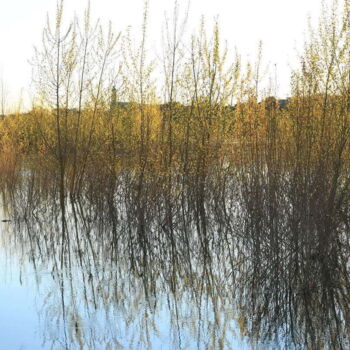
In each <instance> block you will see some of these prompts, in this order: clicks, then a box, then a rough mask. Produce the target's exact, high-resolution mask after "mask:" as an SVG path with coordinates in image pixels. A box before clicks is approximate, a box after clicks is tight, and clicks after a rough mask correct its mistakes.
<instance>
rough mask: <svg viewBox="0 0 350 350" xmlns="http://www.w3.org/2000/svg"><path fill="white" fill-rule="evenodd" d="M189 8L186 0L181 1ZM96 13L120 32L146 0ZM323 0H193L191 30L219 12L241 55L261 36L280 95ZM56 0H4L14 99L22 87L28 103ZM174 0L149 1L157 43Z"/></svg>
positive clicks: (108, 0)
mask: <svg viewBox="0 0 350 350" xmlns="http://www.w3.org/2000/svg"><path fill="white" fill-rule="evenodd" d="M178 2H179V4H180V7H181V6H182V8H183V9H185V7H186V3H187V0H178ZM86 3H87V2H86V1H85V0H66V1H65V7H66V10H65V15H66V17H71V16H72V15H73V14H74V12H76V13H77V14H81V13H82V12H83V9H84V8H85V6H86ZM91 5H92V12H93V16H94V17H95V18H96V17H99V18H101V19H102V20H104V21H108V20H111V21H112V23H113V26H114V29H115V30H116V31H123V30H124V29H125V28H126V27H127V26H128V25H131V26H132V27H134V28H137V27H138V26H139V25H140V23H141V18H142V7H143V0H126V1H125V0H124V1H121V0H91ZM320 6H321V1H320V0H293V1H291V0H264V1H263V0H215V1H212V0H210V1H209V0H191V6H190V14H189V20H188V30H187V32H188V34H190V33H191V32H192V31H193V30H194V29H195V28H197V27H198V24H199V20H200V16H201V15H204V16H205V18H206V19H207V20H208V23H210V22H211V21H212V19H213V18H214V17H215V16H218V17H219V22H220V26H221V29H222V38H224V39H227V41H228V45H229V47H231V48H233V47H235V46H236V47H237V49H238V51H239V52H240V53H241V54H242V55H243V56H247V55H250V56H254V52H255V51H256V48H257V45H258V42H259V40H262V41H263V44H264V57H265V61H269V62H271V64H272V65H273V64H275V63H276V64H277V71H278V80H279V85H280V88H279V92H278V93H279V95H280V96H282V97H283V96H285V95H286V94H287V93H288V88H289V72H290V71H289V68H288V64H292V65H293V64H295V62H296V51H295V48H296V47H297V48H301V47H302V42H303V33H304V32H305V31H306V28H307V17H308V16H309V15H311V16H312V17H313V18H317V17H318V13H319V10H320ZM55 7H56V0H0V48H1V49H0V75H1V71H2V72H3V76H4V80H5V81H6V83H7V86H8V89H9V90H10V91H11V103H14V102H13V101H14V100H15V98H16V97H17V96H18V94H19V91H20V90H21V88H23V89H24V97H25V100H26V101H27V102H26V103H28V101H29V98H28V92H29V85H30V81H31V66H30V64H29V63H28V60H29V59H30V58H31V57H32V55H33V46H34V45H40V38H41V32H42V29H43V27H44V25H45V22H46V14H47V13H49V14H51V15H53V14H54V12H55ZM172 7H173V0H150V16H149V39H150V44H151V45H153V46H154V47H156V46H157V45H158V43H159V42H160V40H161V26H162V23H163V22H164V21H163V19H164V12H165V11H167V12H168V13H169V14H170V13H171V11H172Z"/></svg>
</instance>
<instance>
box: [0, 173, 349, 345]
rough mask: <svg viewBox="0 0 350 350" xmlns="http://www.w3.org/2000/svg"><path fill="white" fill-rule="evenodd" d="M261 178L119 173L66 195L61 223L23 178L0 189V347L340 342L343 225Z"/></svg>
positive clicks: (52, 203)
mask: <svg viewBox="0 0 350 350" xmlns="http://www.w3.org/2000/svg"><path fill="white" fill-rule="evenodd" d="M286 181H290V180H286ZM100 186H104V185H100ZM274 186H275V187H274V188H271V187H270V185H269V184H267V185H264V184H263V185H261V186H259V187H257V188H254V191H253V188H252V187H246V188H244V187H243V186H242V184H240V185H239V186H238V185H237V183H236V182H235V181H231V182H226V183H225V184H224V185H223V184H222V183H219V182H215V181H213V182H211V181H208V182H207V187H206V191H205V192H204V193H200V192H198V188H196V185H195V184H193V183H190V184H188V185H187V187H186V190H184V189H183V190H182V191H181V192H177V191H176V188H175V186H174V188H172V191H173V192H172V195H171V196H169V195H166V193H164V192H163V191H162V190H157V189H156V186H155V187H153V188H152V184H151V183H149V184H147V185H146V187H145V191H144V192H143V194H142V196H140V194H139V193H138V190H137V188H136V187H135V186H133V184H132V183H130V182H127V181H126V179H125V177H122V178H121V179H120V182H119V183H117V184H116V185H115V187H114V190H113V191H110V189H106V190H105V191H104V190H102V189H101V187H99V188H98V189H96V188H94V189H92V188H88V189H87V190H86V192H84V193H82V194H81V195H80V196H79V197H77V198H73V197H71V196H69V194H68V195H67V208H66V213H65V216H64V218H65V221H64V224H62V222H63V221H62V211H61V208H60V205H59V201H58V196H57V190H56V189H55V188H56V187H50V186H49V187H45V188H43V187H42V185H41V184H40V183H39V182H38V183H36V180H35V179H34V178H33V179H30V175H29V176H27V177H26V178H25V180H23V182H22V183H21V184H20V185H17V186H16V187H15V188H12V189H11V191H7V190H6V191H4V193H3V200H2V213H1V217H2V218H9V217H10V218H11V219H12V221H11V222H8V223H1V226H0V230H1V231H0V235H1V236H0V240H1V248H0V259H1V261H0V266H1V267H0V282H1V284H0V286H1V287H0V303H1V313H0V323H1V327H0V348H1V349H9V350H12V349H101V350H102V349H243V350H244V349H247V350H248V349H254V350H268V349H276V350H277V349H281V350H282V349H303V350H304V349H305V350H306V349H348V348H349V337H348V334H350V333H349V331H350V330H349V327H350V323H349V322H348V321H349V317H350V305H349V295H350V294H349V291H350V283H349V250H348V249H349V239H348V231H347V226H346V223H347V219H345V218H344V217H340V216H337V217H325V216H316V215H315V216H313V215H312V213H313V212H314V211H317V210H318V211H320V210H321V209H322V207H320V206H319V204H316V203H315V202H312V201H309V202H308V203H306V202H305V201H303V199H305V198H307V196H308V194H307V193H306V194H305V193H303V192H300V193H295V191H292V192H290V193H289V192H288V187H287V186H286V184H285V183H284V184H281V186H280V187H279V186H277V187H276V185H274ZM290 188H292V187H290ZM305 196H306V197H305ZM316 205H317V206H318V207H317V208H316V207H315V206H316ZM62 225H64V226H62Z"/></svg>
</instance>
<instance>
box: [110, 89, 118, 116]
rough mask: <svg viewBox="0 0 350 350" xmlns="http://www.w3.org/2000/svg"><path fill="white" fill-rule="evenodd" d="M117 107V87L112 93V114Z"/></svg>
mask: <svg viewBox="0 0 350 350" xmlns="http://www.w3.org/2000/svg"><path fill="white" fill-rule="evenodd" d="M116 106H117V89H116V88H115V86H113V87H112V93H111V106H110V108H111V112H113V111H115V108H116Z"/></svg>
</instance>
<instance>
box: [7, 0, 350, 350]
mask: <svg viewBox="0 0 350 350" xmlns="http://www.w3.org/2000/svg"><path fill="white" fill-rule="evenodd" d="M343 2H344V4H343V6H342V7H341V6H340V4H339V7H336V6H335V4H336V3H337V1H335V2H334V3H333V5H334V7H333V8H331V9H327V7H325V8H324V10H323V12H322V16H321V19H320V24H319V26H318V27H317V28H316V29H314V30H313V29H310V33H309V35H308V36H307V38H306V39H305V45H304V49H303V51H302V52H301V53H300V56H299V61H298V62H299V63H298V66H297V67H296V68H295V69H294V70H293V71H292V72H291V84H290V85H291V91H290V97H288V98H284V99H281V98H279V97H278V93H277V91H278V82H277V73H276V71H275V72H274V73H271V72H269V71H268V70H266V69H265V68H266V67H264V64H263V63H262V62H263V60H262V45H259V46H258V53H257V56H256V59H255V60H252V61H251V62H246V61H245V60H243V59H242V57H241V56H240V55H239V54H237V53H234V54H231V55H230V54H228V50H227V48H226V47H225V43H224V41H223V40H222V39H221V37H220V26H219V24H218V22H217V21H215V23H214V26H213V28H212V29H210V30H208V29H207V25H206V24H205V21H204V19H203V20H202V21H201V24H200V26H199V29H198V31H197V32H196V33H195V34H194V35H192V36H191V37H190V38H188V40H187V39H185V38H183V33H186V32H185V30H184V28H185V24H186V20H187V15H188V14H186V13H185V14H184V15H182V14H181V12H180V11H179V6H178V2H177V1H175V2H174V13H173V18H172V20H167V22H166V26H165V29H164V31H163V34H164V35H165V37H166V38H167V40H166V41H165V43H164V46H163V51H162V55H157V54H154V55H153V56H152V55H151V54H152V51H151V50H150V48H149V46H148V44H147V40H146V39H147V35H146V34H147V19H148V7H147V4H148V2H147V1H145V3H144V5H145V6H144V13H143V16H140V17H141V18H142V19H143V24H142V26H141V33H140V34H141V35H136V36H135V38H136V39H135V38H133V37H132V35H131V31H130V30H127V31H126V32H125V33H121V32H120V33H119V32H116V33H114V31H113V29H112V25H110V26H109V27H107V28H104V27H103V26H102V25H101V24H100V22H98V21H97V22H94V20H93V19H92V18H93V13H91V11H90V8H89V6H88V8H87V10H86V11H85V12H84V13H83V16H82V18H80V19H78V18H77V17H73V18H72V19H71V21H69V20H67V18H66V17H64V11H63V1H57V11H56V15H55V16H53V19H51V20H50V18H51V17H50V16H49V20H48V21H47V25H46V27H45V28H44V30H43V35H42V43H41V45H38V46H37V47H36V49H35V52H34V58H33V60H32V61H31V64H32V70H33V83H32V86H33V92H32V95H33V101H32V105H31V108H28V110H26V111H23V110H22V111H21V110H20V109H18V110H17V111H14V112H13V113H12V112H11V113H10V112H7V113H5V110H6V109H5V107H4V106H5V102H6V99H5V97H4V96H5V95H4V94H2V96H0V97H1V98H0V105H1V101H2V107H3V108H2V113H1V116H0V311H1V312H0V349H4V350H19V349H22V350H25V349H28V350H75V349H76V350H119V349H126V350H132V349H137V350H147V349H150V350H162V349H163V350H191V349H196V350H211V349H213V350H216V349H218V350H224V349H234V350H349V349H350V1H348V0H344V1H343ZM230 60H231V62H229V61H230ZM275 66H276V65H275ZM275 68H276V67H275ZM263 72H267V73H263ZM275 73H276V74H275ZM264 74H265V76H264ZM2 87H3V85H2ZM2 91H4V89H2ZM0 95H1V90H0ZM0 107H1V106H0Z"/></svg>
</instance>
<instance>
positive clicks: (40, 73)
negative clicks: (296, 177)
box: [0, 1, 350, 194]
mask: <svg viewBox="0 0 350 350" xmlns="http://www.w3.org/2000/svg"><path fill="white" fill-rule="evenodd" d="M175 5H176V6H175V7H174V13H173V19H172V20H171V21H168V23H166V26H165V27H166V35H165V36H166V40H165V44H164V47H163V55H162V58H161V59H158V60H157V61H154V60H153V61H152V57H149V54H148V51H147V40H146V39H147V15H148V12H147V11H148V10H147V2H146V3H145V11H144V14H143V25H142V33H141V34H142V35H141V40H140V41H139V42H137V41H135V40H132V38H131V36H130V34H129V33H126V34H121V33H118V34H115V33H114V32H113V31H112V29H111V27H109V28H108V29H107V31H105V29H104V28H102V27H101V26H100V25H99V23H98V22H96V23H93V22H92V20H91V14H90V10H89V8H88V9H87V10H86V11H85V14H84V18H83V21H80V22H79V21H78V20H77V19H76V18H74V19H73V20H72V21H71V22H70V23H68V24H67V25H65V24H64V23H66V22H65V21H63V2H62V1H58V4H57V13H56V17H55V21H54V23H53V24H52V23H50V22H49V23H48V25H47V27H46V28H45V29H44V31H43V41H42V45H41V47H40V48H38V49H36V50H35V55H34V59H33V67H34V76H33V81H34V85H35V87H36V95H35V96H36V97H35V100H34V105H33V108H32V110H31V111H29V112H28V113H26V114H21V115H14V116H7V117H4V118H2V119H1V125H0V145H1V150H2V152H1V158H2V159H1V168H2V174H3V175H2V180H3V181H7V180H8V181H10V182H11V181H14V179H15V178H16V176H17V175H16V174H18V171H19V170H20V169H23V167H24V168H30V169H36V170H37V171H39V170H40V169H42V170H45V171H46V170H48V169H51V170H53V171H54V172H56V171H58V173H59V177H60V181H61V185H62V186H63V187H62V189H63V193H64V194H65V193H66V190H67V189H69V191H71V192H79V191H80V189H81V188H82V186H83V184H84V181H85V180H86V179H89V178H90V179H91V178H92V177H93V175H92V174H94V173H96V171H98V172H99V173H101V174H104V175H105V176H106V177H110V178H113V177H115V176H116V174H117V173H119V172H120V171H123V170H125V169H132V170H135V171H136V172H137V174H138V175H139V178H140V186H141V187H142V181H143V179H144V177H145V176H148V175H150V174H152V175H160V176H159V178H163V179H164V181H165V182H166V181H168V182H171V179H172V177H173V176H178V175H179V174H182V175H185V176H187V175H191V176H192V175H194V176H197V178H199V177H201V178H205V177H206V175H207V174H208V173H210V171H211V170H212V169H214V168H216V167H218V168H220V169H223V168H229V167H237V168H239V169H243V168H246V170H247V171H250V170H251V169H252V168H253V167H254V168H255V169H259V170H263V171H264V172H265V171H267V172H270V171H283V172H284V173H291V172H293V171H295V170H296V171H297V172H298V174H303V175H300V176H314V177H317V176H320V177H321V178H323V177H324V176H325V174H323V172H325V171H327V176H330V177H331V178H332V181H333V182H334V183H338V181H340V179H341V177H342V176H343V175H342V174H343V171H344V169H345V168H346V167H347V166H348V161H349V159H348V158H349V157H348V154H349V152H348V147H349V144H348V138H349V110H350V68H349V61H350V56H349V55H350V54H349V53H350V24H349V16H350V10H349V3H348V1H344V3H343V7H342V10H341V11H340V10H338V8H337V7H336V6H337V4H336V3H335V4H334V5H333V8H331V9H324V13H323V16H322V19H321V22H320V26H319V28H318V29H317V30H311V33H310V35H309V39H308V41H307V42H306V43H305V49H304V52H303V54H302V55H301V57H300V67H299V68H298V69H296V70H295V71H294V72H293V73H292V80H291V88H292V94H291V97H290V99H289V100H288V103H287V104H285V105H284V106H283V108H282V107H281V105H280V104H279V103H278V101H277V100H276V99H275V98H274V97H267V98H266V97H264V96H263V95H264V94H265V96H270V95H271V93H270V91H271V89H272V88H271V87H270V88H267V89H265V90H264V88H263V86H262V73H261V72H262V71H263V69H262V67H261V65H262V63H261V62H262V59H261V48H260V49H259V53H258V57H257V60H256V62H255V63H254V64H251V63H248V64H247V65H244V64H243V63H242V60H241V58H240V56H239V55H238V54H236V55H235V58H234V59H233V62H231V63H229V60H228V57H229V55H228V52H227V50H226V49H225V48H224V46H223V44H222V41H221V39H220V32H219V26H218V24H215V25H214V28H213V31H212V34H211V35H208V34H207V30H206V28H205V25H204V23H203V22H202V23H201V26H200V30H199V34H198V35H193V36H192V37H191V38H190V40H187V41H186V39H185V38H184V36H183V32H184V26H185V24H186V23H185V22H186V20H185V18H186V15H184V16H181V14H180V11H179V7H178V6H177V3H175ZM262 91H264V92H262ZM121 102H123V103H121ZM249 169H250V170H249ZM147 174H148V175H147ZM312 174H313V175H312ZM94 176H95V175H94ZM6 179H7V180H6ZM310 179H311V178H310ZM310 181H311V180H310ZM312 181H317V180H316V179H313V180H312ZM344 186H346V187H347V186H348V181H347V180H345V184H344Z"/></svg>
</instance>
